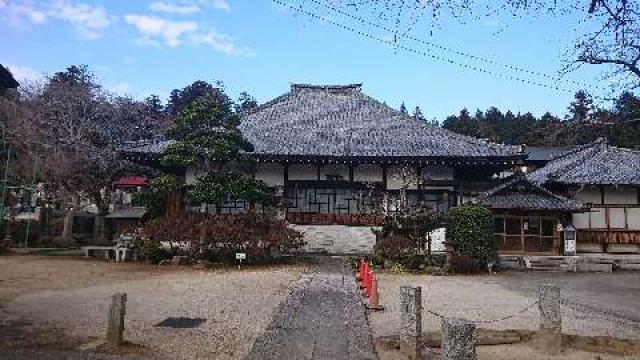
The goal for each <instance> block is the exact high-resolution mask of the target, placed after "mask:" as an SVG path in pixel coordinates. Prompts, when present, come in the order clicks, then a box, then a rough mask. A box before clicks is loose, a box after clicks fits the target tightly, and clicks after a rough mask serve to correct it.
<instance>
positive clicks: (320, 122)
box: [240, 84, 519, 158]
mask: <svg viewBox="0 0 640 360" xmlns="http://www.w3.org/2000/svg"><path fill="white" fill-rule="evenodd" d="M240 129H241V131H242V133H243V134H244V136H245V137H246V138H247V139H248V140H249V141H250V142H251V143H253V144H254V146H255V152H256V153H258V154H263V155H285V156H286V155H295V156H336V157H368V156H376V157H380V156H383V157H461V158H485V157H516V156H519V148H517V147H514V146H509V145H500V144H494V143H490V142H487V141H484V140H480V139H476V138H473V137H469V136H464V135H459V134H456V133H453V132H450V131H448V130H445V129H441V128H438V127H433V126H430V125H427V124H425V123H424V122H422V121H419V120H416V119H414V118H413V117H410V116H406V115H403V114H401V113H400V112H398V111H397V110H395V109H392V108H390V107H389V106H387V105H385V104H383V103H380V102H379V101H377V100H375V99H373V98H371V97H369V96H367V95H365V94H364V93H363V92H361V85H359V84H356V85H332V86H318V85H292V86H291V90H290V91H289V92H288V93H286V94H284V95H282V96H279V97H277V98H275V99H274V100H272V101H269V102H267V103H265V104H264V105H262V106H259V107H258V108H257V109H255V110H254V111H252V112H251V113H249V114H247V115H246V116H245V117H244V118H243V120H242V123H241V125H240Z"/></svg>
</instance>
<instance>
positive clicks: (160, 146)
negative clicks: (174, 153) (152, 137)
mask: <svg viewBox="0 0 640 360" xmlns="http://www.w3.org/2000/svg"><path fill="white" fill-rule="evenodd" d="M175 142H176V141H175V140H160V141H155V142H152V143H150V144H144V145H139V146H136V145H131V146H128V147H126V148H123V149H121V150H120V151H121V152H124V153H132V154H162V153H163V152H164V150H165V149H166V148H167V146H169V145H171V144H173V143H175Z"/></svg>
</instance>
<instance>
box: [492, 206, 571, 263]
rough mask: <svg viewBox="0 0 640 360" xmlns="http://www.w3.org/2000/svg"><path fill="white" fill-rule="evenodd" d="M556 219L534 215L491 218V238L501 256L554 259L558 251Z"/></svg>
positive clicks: (559, 246)
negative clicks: (492, 236)
mask: <svg viewBox="0 0 640 360" xmlns="http://www.w3.org/2000/svg"><path fill="white" fill-rule="evenodd" d="M557 224H558V217H557V216H552V215H535V214H521V215H513V214H496V215H494V238H495V242H496V248H497V250H498V253H500V254H504V255H558V254H560V250H561V238H560V232H558V231H557V229H556V225H557Z"/></svg>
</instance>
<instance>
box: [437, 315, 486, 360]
mask: <svg viewBox="0 0 640 360" xmlns="http://www.w3.org/2000/svg"><path fill="white" fill-rule="evenodd" d="M476 343H477V340H476V324H473V323H470V322H468V321H466V320H463V319H451V318H443V319H442V344H441V345H440V348H441V349H442V360H475V359H477V355H476Z"/></svg>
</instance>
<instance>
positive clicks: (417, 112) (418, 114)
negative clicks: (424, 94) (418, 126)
mask: <svg viewBox="0 0 640 360" xmlns="http://www.w3.org/2000/svg"><path fill="white" fill-rule="evenodd" d="M413 117H414V118H415V119H416V120H420V121H426V120H427V119H425V117H424V115H423V114H422V110H420V106H416V108H415V109H414V110H413Z"/></svg>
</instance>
